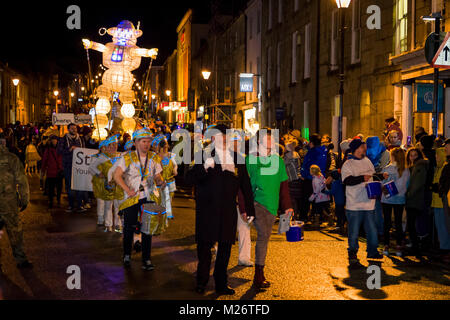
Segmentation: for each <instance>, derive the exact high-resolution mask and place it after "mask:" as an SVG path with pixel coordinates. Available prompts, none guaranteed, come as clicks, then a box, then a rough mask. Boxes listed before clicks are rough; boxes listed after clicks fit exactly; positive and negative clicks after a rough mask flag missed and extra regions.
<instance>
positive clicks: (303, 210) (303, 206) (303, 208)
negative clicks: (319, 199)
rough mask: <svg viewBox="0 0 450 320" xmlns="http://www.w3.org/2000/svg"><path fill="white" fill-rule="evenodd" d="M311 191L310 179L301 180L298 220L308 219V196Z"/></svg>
mask: <svg viewBox="0 0 450 320" xmlns="http://www.w3.org/2000/svg"><path fill="white" fill-rule="evenodd" d="M312 193H313V187H312V180H309V179H305V180H303V181H302V198H301V200H300V220H302V221H305V222H306V221H308V213H309V209H310V202H309V197H310V196H311V194H312Z"/></svg>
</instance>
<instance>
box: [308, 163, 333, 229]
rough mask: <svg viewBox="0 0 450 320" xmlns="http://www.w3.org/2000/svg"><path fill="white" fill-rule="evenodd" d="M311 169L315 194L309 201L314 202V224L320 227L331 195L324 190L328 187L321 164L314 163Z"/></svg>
mask: <svg viewBox="0 0 450 320" xmlns="http://www.w3.org/2000/svg"><path fill="white" fill-rule="evenodd" d="M309 171H310V173H311V176H312V177H313V180H312V186H313V194H312V195H311V196H310V197H309V201H310V202H312V214H313V217H314V225H315V227H319V226H320V220H321V217H322V215H323V211H324V210H325V209H326V207H327V206H328V205H329V201H330V196H329V195H327V194H325V193H323V192H322V191H324V189H325V188H326V184H325V177H324V176H323V175H322V172H321V171H320V168H319V166H317V165H312V166H311V167H310V169H309Z"/></svg>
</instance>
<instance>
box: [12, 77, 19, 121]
mask: <svg viewBox="0 0 450 320" xmlns="http://www.w3.org/2000/svg"><path fill="white" fill-rule="evenodd" d="M12 82H13V84H14V122H16V121H17V86H18V85H19V82H20V80H19V79H13V81H12Z"/></svg>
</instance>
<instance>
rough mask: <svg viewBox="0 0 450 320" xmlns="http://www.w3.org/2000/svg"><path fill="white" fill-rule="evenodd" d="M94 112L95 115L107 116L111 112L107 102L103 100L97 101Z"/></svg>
mask: <svg viewBox="0 0 450 320" xmlns="http://www.w3.org/2000/svg"><path fill="white" fill-rule="evenodd" d="M95 110H96V111H97V114H107V113H108V112H109V111H110V110H111V104H110V103H109V100H107V99H104V98H100V99H98V100H97V103H96V104H95Z"/></svg>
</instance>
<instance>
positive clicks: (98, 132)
mask: <svg viewBox="0 0 450 320" xmlns="http://www.w3.org/2000/svg"><path fill="white" fill-rule="evenodd" d="M92 137H93V138H94V139H98V140H103V139H106V138H107V137H108V131H106V129H105V128H100V129H95V130H94V132H92Z"/></svg>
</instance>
